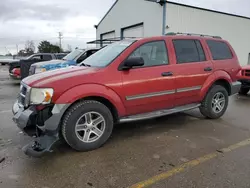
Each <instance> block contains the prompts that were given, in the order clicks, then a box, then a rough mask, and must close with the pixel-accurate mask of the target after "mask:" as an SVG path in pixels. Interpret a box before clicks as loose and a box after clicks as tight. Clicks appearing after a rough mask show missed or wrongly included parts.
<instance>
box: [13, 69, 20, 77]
mask: <svg viewBox="0 0 250 188" xmlns="http://www.w3.org/2000/svg"><path fill="white" fill-rule="evenodd" d="M12 73H13V74H14V75H17V76H20V69H18V68H14V69H13V70H12Z"/></svg>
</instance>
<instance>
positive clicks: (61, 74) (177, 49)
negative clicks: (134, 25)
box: [13, 33, 241, 157]
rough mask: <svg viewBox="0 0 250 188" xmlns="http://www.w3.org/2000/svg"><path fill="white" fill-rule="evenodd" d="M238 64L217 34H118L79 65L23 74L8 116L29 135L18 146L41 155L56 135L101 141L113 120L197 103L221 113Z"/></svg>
mask: <svg viewBox="0 0 250 188" xmlns="http://www.w3.org/2000/svg"><path fill="white" fill-rule="evenodd" d="M240 69H241V67H240V65H239V62H238V59H237V56H236V54H235V52H234V50H233V48H232V47H231V46H230V44H229V43H228V42H227V41H225V40H222V39H221V38H219V37H209V36H195V35H191V36H190V35H185V34H180V33H171V34H169V35H166V36H158V37H148V38H143V39H126V40H122V41H119V42H115V43H113V44H110V45H109V46H106V47H105V48H103V49H102V50H100V51H98V52H96V53H95V54H93V55H92V56H90V57H89V58H87V59H86V60H84V61H83V62H82V63H81V64H80V65H79V66H76V67H70V68H64V69H60V70H54V71H48V72H44V73H41V74H37V75H33V76H30V77H28V78H25V79H24V80H23V81H22V83H21V90H20V95H19V97H18V100H17V102H16V103H15V104H14V105H13V114H14V118H13V120H14V122H16V124H17V126H18V127H19V128H20V129H22V130H23V131H24V132H25V133H27V134H28V135H30V136H35V137H36V138H35V141H34V142H32V143H31V144H29V145H27V146H25V147H24V148H23V149H24V151H25V153H26V154H27V155H31V156H37V157H38V156H41V155H42V154H44V153H45V152H46V151H51V147H52V145H53V144H54V143H55V142H57V141H58V140H59V138H63V139H64V140H65V141H66V142H67V143H68V144H69V145H70V146H71V147H72V148H74V149H75V150H78V151H89V150H93V149H97V148H99V147H100V146H102V145H103V144H104V143H105V142H106V141H107V140H108V138H109V137H110V135H111V133H112V130H113V125H114V124H115V123H121V122H131V121H136V120H145V119H149V118H155V117H159V116H164V115H168V114H172V113H176V112H181V111H186V110H190V109H194V108H200V111H201V113H202V114H203V115H204V116H205V117H207V118H211V119H216V118H219V117H221V116H222V115H223V114H224V113H225V111H226V109H227V107H228V96H230V95H234V94H236V93H238V91H239V89H240V87H241V83H239V82H237V74H238V72H239V71H240Z"/></svg>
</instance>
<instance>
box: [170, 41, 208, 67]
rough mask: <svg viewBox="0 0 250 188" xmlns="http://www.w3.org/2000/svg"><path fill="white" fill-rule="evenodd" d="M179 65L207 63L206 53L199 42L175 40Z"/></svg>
mask: <svg viewBox="0 0 250 188" xmlns="http://www.w3.org/2000/svg"><path fill="white" fill-rule="evenodd" d="M173 43H174V48H175V53H176V58H177V62H178V63H190V62H200V61H205V60H206V57H205V53H204V50H203V48H202V46H201V43H200V41H198V40H183V39H182V40H173Z"/></svg>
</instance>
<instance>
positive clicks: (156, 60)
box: [129, 41, 168, 67]
mask: <svg viewBox="0 0 250 188" xmlns="http://www.w3.org/2000/svg"><path fill="white" fill-rule="evenodd" d="M130 57H142V58H143V59H144V67H147V66H156V65H167V64H168V55H167V49H166V44H165V42H164V41H156V42H149V43H146V44H143V45H142V46H140V47H139V48H137V49H136V50H135V51H134V52H133V53H132V54H131V55H130V56H129V58H130Z"/></svg>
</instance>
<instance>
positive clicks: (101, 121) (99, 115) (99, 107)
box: [62, 100, 113, 151]
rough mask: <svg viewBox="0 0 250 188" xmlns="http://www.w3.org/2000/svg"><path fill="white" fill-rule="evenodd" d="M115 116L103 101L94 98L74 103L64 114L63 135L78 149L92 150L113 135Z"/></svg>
mask: <svg viewBox="0 0 250 188" xmlns="http://www.w3.org/2000/svg"><path fill="white" fill-rule="evenodd" d="M112 130H113V116H112V114H111V112H110V110H109V109H108V108H107V107H106V106H105V105H104V104H102V103H100V102H98V101H93V100H86V101H80V102H77V103H76V104H74V105H73V106H72V107H70V109H69V110H68V111H67V112H66V114H65V115H64V118H63V121H62V135H63V138H64V139H65V141H66V142H67V143H68V145H69V146H71V147H72V148H73V149H75V150H77V151H90V150H94V149H97V148H99V147H101V146H102V145H103V144H105V142H106V141H107V140H108V139H109V137H110V136H111V133H112Z"/></svg>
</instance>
